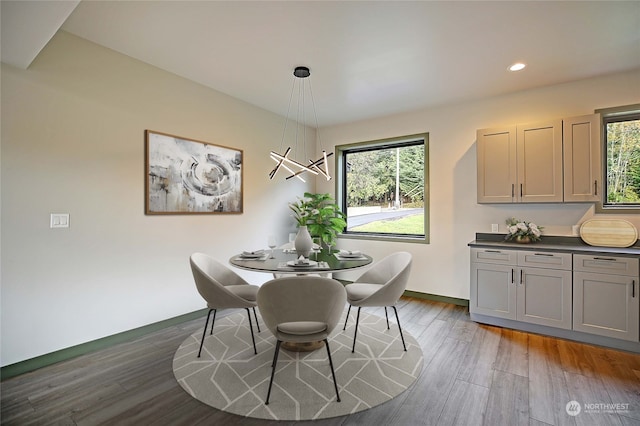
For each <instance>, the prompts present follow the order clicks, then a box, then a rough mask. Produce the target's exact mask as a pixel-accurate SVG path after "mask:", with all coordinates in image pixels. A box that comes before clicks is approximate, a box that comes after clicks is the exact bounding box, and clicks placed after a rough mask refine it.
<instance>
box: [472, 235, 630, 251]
mask: <svg viewBox="0 0 640 426" xmlns="http://www.w3.org/2000/svg"><path fill="white" fill-rule="evenodd" d="M505 236H506V234H489V233H477V234H476V239H475V240H473V241H471V242H470V243H469V247H495V248H508V249H514V250H531V251H550V252H559V251H561V252H572V253H602V254H616V255H623V256H640V240H639V241H636V243H635V244H634V245H633V246H631V247H597V246H590V245H588V244H587V243H585V242H584V241H582V239H581V238H580V237H563V236H553V235H549V236H544V235H543V236H542V240H541V241H538V242H535V243H529V244H520V243H514V242H511V241H505V240H504V238H505Z"/></svg>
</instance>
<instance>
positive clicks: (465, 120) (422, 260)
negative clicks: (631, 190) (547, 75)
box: [317, 70, 640, 299]
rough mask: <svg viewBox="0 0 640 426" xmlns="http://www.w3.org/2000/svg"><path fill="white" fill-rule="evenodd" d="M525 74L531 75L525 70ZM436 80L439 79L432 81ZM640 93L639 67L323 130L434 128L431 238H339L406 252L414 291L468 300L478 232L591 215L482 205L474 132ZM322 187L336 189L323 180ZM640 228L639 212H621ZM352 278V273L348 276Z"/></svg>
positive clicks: (344, 139)
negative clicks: (514, 222) (511, 220)
mask: <svg viewBox="0 0 640 426" xmlns="http://www.w3.org/2000/svg"><path fill="white" fill-rule="evenodd" d="M522 78H526V74H523V75H522ZM434 84H437V83H434ZM639 99H640V70H636V71H634V72H628V73H624V74H618V75H612V76H605V77H601V78H594V79H589V80H582V81H576V82H571V83H566V84H562V85H558V86H553V87H547V88H543V89H537V90H530V91H526V92H520V93H516V94H511V95H505V96H500V97H495V98H491V99H483V100H478V101H476V102H469V103H465V104H460V105H450V106H444V107H439V108H431V109H424V110H420V111H415V112H411V113H406V114H399V115H395V116H392V117H384V118H379V119H374V120H367V121H363V122H358V123H351V124H346V125H341V126H337V127H330V128H322V129H320V135H321V137H322V141H323V143H324V144H325V145H330V148H331V149H333V147H334V146H335V145H340V144H349V143H354V142H361V141H369V140H376V139H382V138H389V137H397V136H403V135H410V134H417V133H423V132H428V133H429V167H430V193H431V194H430V203H431V208H430V219H431V243H430V244H428V245H424V244H408V243H407V244H403V243H393V244H389V243H381V242H363V241H362V240H348V239H341V241H340V246H341V247H344V248H346V249H358V248H363V247H365V244H366V250H367V252H370V253H372V254H373V255H374V257H375V258H380V257H382V256H384V255H386V254H388V253H390V252H392V251H396V250H406V251H409V252H411V253H412V254H413V256H414V263H413V270H412V274H411V278H410V283H409V286H408V288H409V289H410V290H414V291H418V292H423V293H431V294H438V295H444V296H450V297H457V298H463V299H468V298H469V249H468V247H467V244H468V243H469V242H470V241H472V240H473V239H474V238H475V233H476V232H490V231H491V226H490V224H491V223H498V224H500V231H501V232H504V231H505V225H504V222H505V220H506V219H507V218H508V217H511V216H515V217H517V218H521V219H523V220H528V221H533V222H535V223H536V224H539V225H542V226H545V227H546V230H545V232H546V233H547V234H549V235H552V234H555V235H571V226H572V225H575V224H578V223H581V222H583V221H584V220H586V219H588V218H590V217H592V216H593V215H594V213H593V205H591V204H542V205H531V204H526V205H480V204H477V203H476V183H477V179H476V144H475V137H476V130H477V129H480V128H486V127H497V126H501V125H506V124H517V123H529V122H535V121H539V120H546V119H549V118H561V117H568V116H575V115H583V114H591V113H593V112H594V109H599V108H606V107H613V106H618V105H630V104H634V103H638V100H639ZM317 190H318V191H319V192H321V191H331V192H333V191H334V188H333V183H328V184H326V183H322V182H318V184H317ZM616 217H619V218H625V219H627V220H630V221H631V222H633V223H634V224H635V226H636V227H638V228H640V216H639V215H634V216H618V215H616ZM345 278H349V275H345Z"/></svg>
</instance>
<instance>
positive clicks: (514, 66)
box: [509, 62, 526, 71]
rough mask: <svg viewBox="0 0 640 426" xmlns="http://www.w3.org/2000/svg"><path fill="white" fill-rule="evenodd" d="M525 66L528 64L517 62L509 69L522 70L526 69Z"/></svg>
mask: <svg viewBox="0 0 640 426" xmlns="http://www.w3.org/2000/svg"><path fill="white" fill-rule="evenodd" d="M524 67H526V65H525V64H523V63H522V62H516V63H515V64H513V65H511V66H510V67H509V71H520V70H521V69H524Z"/></svg>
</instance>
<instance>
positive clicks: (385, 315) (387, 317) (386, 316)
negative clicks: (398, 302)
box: [384, 306, 391, 330]
mask: <svg viewBox="0 0 640 426" xmlns="http://www.w3.org/2000/svg"><path fill="white" fill-rule="evenodd" d="M384 317H385V318H386V319H387V330H390V329H391V327H389V315H387V307H386V306H385V307H384Z"/></svg>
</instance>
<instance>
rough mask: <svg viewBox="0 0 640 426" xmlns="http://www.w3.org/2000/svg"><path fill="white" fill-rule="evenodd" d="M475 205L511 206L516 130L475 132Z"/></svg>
mask: <svg viewBox="0 0 640 426" xmlns="http://www.w3.org/2000/svg"><path fill="white" fill-rule="evenodd" d="M477 156H478V203H514V202H516V199H515V185H516V179H517V173H516V165H517V157H516V127H515V126H512V127H503V128H496V129H482V130H478V134H477Z"/></svg>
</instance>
